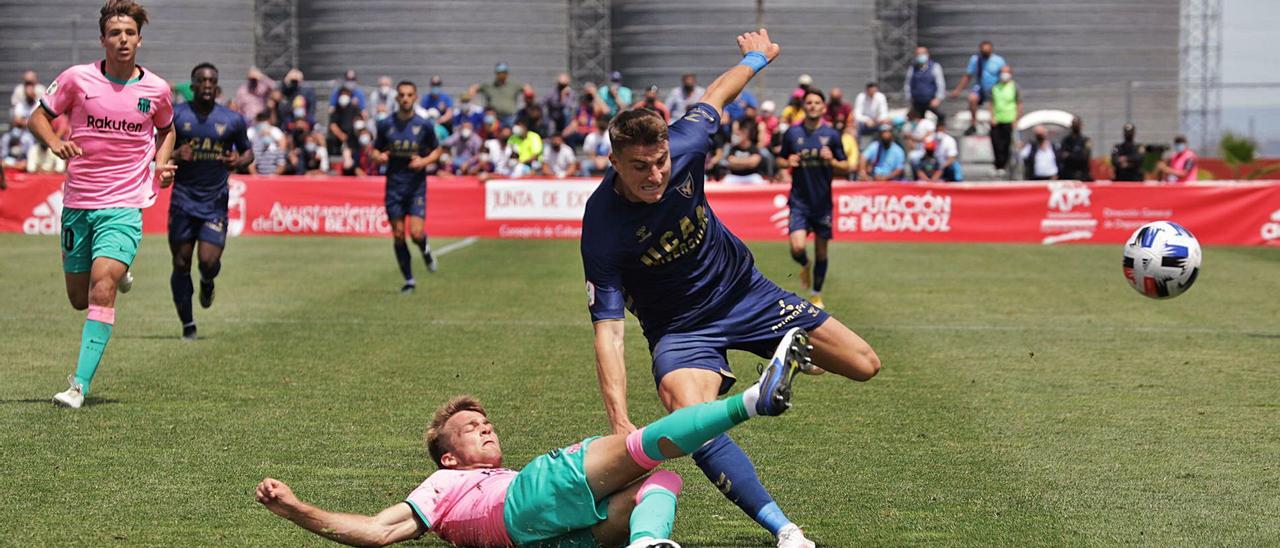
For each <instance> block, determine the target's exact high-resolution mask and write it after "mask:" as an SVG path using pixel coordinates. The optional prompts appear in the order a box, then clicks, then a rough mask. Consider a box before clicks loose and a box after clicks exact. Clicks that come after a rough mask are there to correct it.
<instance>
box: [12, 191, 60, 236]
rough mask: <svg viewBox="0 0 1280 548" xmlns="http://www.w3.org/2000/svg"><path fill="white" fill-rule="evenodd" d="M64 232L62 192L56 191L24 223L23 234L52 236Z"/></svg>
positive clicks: (34, 208)
mask: <svg viewBox="0 0 1280 548" xmlns="http://www.w3.org/2000/svg"><path fill="white" fill-rule="evenodd" d="M61 231H62V191H61V190H55V191H53V194H50V195H49V197H48V198H45V199H44V202H41V203H40V204H39V205H37V206H36V207H33V208H31V216H30V217H27V218H26V219H25V220H23V221H22V233H23V234H45V235H52V234H57V233H59V232H61Z"/></svg>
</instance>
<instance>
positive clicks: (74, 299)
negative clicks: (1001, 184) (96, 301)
mask: <svg viewBox="0 0 1280 548" xmlns="http://www.w3.org/2000/svg"><path fill="white" fill-rule="evenodd" d="M67 300H68V301H70V302H71V308H74V309H76V310H88V309H89V296H88V295H84V296H79V295H67Z"/></svg>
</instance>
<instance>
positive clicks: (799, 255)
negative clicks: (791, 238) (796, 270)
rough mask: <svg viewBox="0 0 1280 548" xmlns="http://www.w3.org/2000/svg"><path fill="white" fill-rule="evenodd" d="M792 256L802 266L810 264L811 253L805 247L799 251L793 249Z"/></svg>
mask: <svg viewBox="0 0 1280 548" xmlns="http://www.w3.org/2000/svg"><path fill="white" fill-rule="evenodd" d="M791 258H792V259H793V260H795V262H797V263H800V266H809V254H808V253H806V252H805V251H804V250H803V249H801V250H800V251H799V252H796V251H792V252H791Z"/></svg>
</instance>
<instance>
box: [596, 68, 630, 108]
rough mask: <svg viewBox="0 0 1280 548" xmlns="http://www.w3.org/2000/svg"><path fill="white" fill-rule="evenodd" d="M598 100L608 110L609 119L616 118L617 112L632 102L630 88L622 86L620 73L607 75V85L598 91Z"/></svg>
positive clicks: (615, 72)
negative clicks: (602, 102)
mask: <svg viewBox="0 0 1280 548" xmlns="http://www.w3.org/2000/svg"><path fill="white" fill-rule="evenodd" d="M600 100H601V101H604V104H605V106H606V107H608V108H609V117H610V118H612V117H614V116H617V115H618V112H620V111H622V109H624V108H627V106H628V105H630V104H632V103H633V102H634V101H633V100H632V97H631V88H629V87H627V86H624V85H622V73H621V72H618V71H616V70H615V71H613V72H611V73H610V74H609V85H607V86H605V87H603V88H601V89H600Z"/></svg>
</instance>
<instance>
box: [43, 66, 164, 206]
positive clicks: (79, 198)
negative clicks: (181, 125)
mask: <svg viewBox="0 0 1280 548" xmlns="http://www.w3.org/2000/svg"><path fill="white" fill-rule="evenodd" d="M138 73H139V76H138V77H137V78H134V79H132V80H129V81H128V82H121V81H118V80H115V79H113V78H111V77H109V76H107V74H106V61H98V62H94V63H89V64H85V65H76V66H74V67H71V68H69V69H67V70H65V71H63V72H62V74H59V75H58V78H57V80H55V81H54V82H53V83H52V84H50V85H49V88H48V90H46V91H45V96H44V98H42V99H41V103H42V104H43V105H44V108H45V110H47V111H49V114H50V115H53V116H55V117H56V116H66V117H67V118H68V120H69V121H70V123H71V136H70V137H68V139H70V140H71V141H72V142H74V143H75V144H76V145H77V146H79V147H80V150H81V151H82V152H83V154H82V155H80V156H78V157H76V158H72V159H71V161H70V162H68V163H67V178H66V181H65V182H64V183H63V204H64V205H65V206H67V207H73V208H77V209H106V208H114V207H136V208H144V207H149V206H151V205H152V204H154V203H155V201H156V178H155V175H154V174H153V173H152V171H151V161H152V159H153V158H154V157H155V153H156V138H155V130H156V129H163V128H167V127H169V126H170V125H172V124H173V101H172V99H171V92H170V90H169V83H168V82H165V81H164V79H163V78H161V77H159V76H157V75H156V74H155V73H153V72H151V71H149V70H146V69H144V68H142V67H138Z"/></svg>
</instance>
